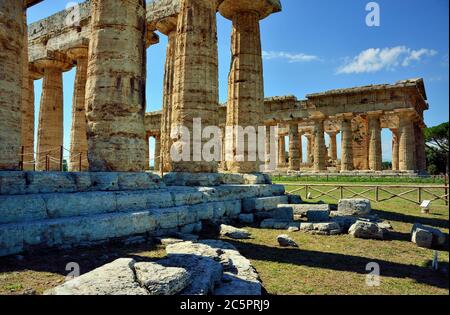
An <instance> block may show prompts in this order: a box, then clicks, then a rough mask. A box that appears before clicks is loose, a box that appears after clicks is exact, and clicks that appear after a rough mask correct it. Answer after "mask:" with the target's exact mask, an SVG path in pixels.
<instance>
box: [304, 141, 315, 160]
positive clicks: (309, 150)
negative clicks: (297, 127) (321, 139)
mask: <svg viewBox="0 0 450 315" xmlns="http://www.w3.org/2000/svg"><path fill="white" fill-rule="evenodd" d="M305 137H306V139H307V140H308V145H307V148H306V155H307V157H308V163H314V139H313V135H311V134H307V135H305Z"/></svg>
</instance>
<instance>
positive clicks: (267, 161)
mask: <svg viewBox="0 0 450 315" xmlns="http://www.w3.org/2000/svg"><path fill="white" fill-rule="evenodd" d="M264 152H265V165H266V170H269V168H270V126H266V137H265V148H264Z"/></svg>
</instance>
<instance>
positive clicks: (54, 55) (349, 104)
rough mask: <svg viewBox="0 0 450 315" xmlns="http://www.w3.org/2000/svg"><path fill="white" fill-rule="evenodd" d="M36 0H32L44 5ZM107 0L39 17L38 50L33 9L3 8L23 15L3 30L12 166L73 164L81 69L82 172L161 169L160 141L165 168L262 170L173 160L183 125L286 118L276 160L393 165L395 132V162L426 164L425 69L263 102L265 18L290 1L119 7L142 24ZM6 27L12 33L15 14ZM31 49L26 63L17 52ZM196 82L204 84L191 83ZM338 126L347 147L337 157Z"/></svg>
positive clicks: (337, 166) (403, 168)
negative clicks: (158, 74)
mask: <svg viewBox="0 0 450 315" xmlns="http://www.w3.org/2000/svg"><path fill="white" fill-rule="evenodd" d="M25 2H26V5H27V6H30V5H32V4H34V3H37V2H39V1H25ZM97 2H98V1H86V2H83V3H82V4H80V5H79V6H76V7H72V8H69V9H67V10H65V11H62V12H59V13H57V14H55V15H53V16H50V17H49V18H46V19H44V20H41V21H38V22H35V23H33V24H31V25H29V26H28V50H27V49H25V47H26V42H24V41H20V38H25V36H26V35H25V34H26V29H25V28H26V23H25V15H24V16H19V13H18V11H17V10H19V9H20V7H21V6H20V5H19V4H14V6H15V8H14V10H15V11H14V10H13V8H12V7H13V5H12V4H9V2H8V1H7V2H5V3H4V4H2V5H3V6H5V10H4V11H5V12H8V13H10V14H11V17H9V19H10V20H8V21H14V23H16V24H15V26H14V27H13V28H12V29H10V26H9V24H8V29H7V31H5V32H4V33H2V34H4V35H2V36H4V38H3V40H2V42H3V43H6V42H8V46H6V47H7V48H8V49H6V50H4V51H2V54H4V57H3V58H2V62H3V63H4V65H2V69H5V71H3V72H4V75H3V77H4V79H3V80H2V84H1V86H2V95H4V96H5V97H2V101H3V103H2V115H1V120H2V122H4V123H2V128H4V129H2V133H1V137H2V138H1V145H2V147H3V148H5V149H3V150H2V152H1V153H0V155H1V156H0V169H4V170H13V169H16V170H18V169H21V167H22V169H24V170H33V169H36V170H54V171H58V170H60V165H59V164H60V163H59V159H60V156H61V154H62V153H61V151H62V150H63V149H62V145H63V143H62V142H63V123H62V120H63V116H62V97H63V96H62V93H63V91H62V84H63V82H62V72H64V71H68V70H70V69H72V68H73V67H76V80H75V87H74V96H73V110H72V111H73V114H72V126H71V143H70V158H69V162H68V164H69V170H70V171H87V170H91V171H144V170H148V169H149V165H150V163H149V152H148V150H149V149H148V143H149V137H153V138H155V154H154V156H155V161H154V169H155V170H160V168H162V170H163V171H164V172H172V171H174V172H196V173H201V172H217V171H218V170H220V171H228V172H238V173H253V172H259V171H260V167H259V162H258V161H256V162H254V161H247V159H244V161H237V159H235V158H234V157H233V158H232V159H231V161H228V160H227V161H224V162H223V163H219V164H218V163H216V162H205V161H194V162H187V163H186V162H183V161H181V162H176V163H174V162H173V161H171V156H170V150H171V147H172V145H173V142H174V138H172V137H171V132H174V131H177V130H178V129H179V128H180V127H181V126H184V127H187V128H188V129H189V128H190V129H192V120H193V118H201V119H202V123H203V124H204V125H217V126H220V127H221V128H222V130H224V128H225V127H226V126H237V125H239V126H242V127H243V128H245V127H247V126H253V127H255V128H256V127H258V126H267V127H269V126H278V127H279V134H278V136H279V139H278V144H279V145H278V150H279V152H278V153H277V154H276V155H277V157H278V161H277V168H278V169H282V170H289V171H304V172H309V171H311V172H327V171H329V172H352V171H372V172H378V171H381V170H382V152H381V151H382V148H381V132H382V129H383V128H389V129H390V131H391V132H392V152H393V154H392V170H391V171H392V172H409V173H417V172H419V173H423V172H425V171H426V162H425V154H424V150H425V149H424V147H425V145H424V140H423V128H424V127H425V124H424V119H423V112H424V111H425V110H427V109H428V103H427V97H426V92H425V86H424V82H423V80H422V79H411V80H405V81H400V82H397V83H395V84H382V85H373V86H365V87H357V88H349V89H340V90H332V91H327V92H323V93H315V94H310V95H307V96H306V100H298V99H297V98H296V97H294V96H283V97H272V98H266V99H264V92H263V83H262V82H263V70H262V53H261V41H260V30H259V21H260V20H261V19H264V18H267V17H268V16H269V15H270V14H272V13H276V12H279V11H280V10H281V4H280V2H279V1H272V0H270V1H269V0H266V1H262V0H261V1H251V2H249V1H238V2H237V1H232V0H225V1H223V0H221V1H206V0H203V1H193V2H191V1H181V0H176V1H168V0H154V1H150V2H148V3H147V9H146V10H145V8H144V4H142V7H136V4H133V2H132V1H131V2H130V1H127V2H126V3H127V6H129V7H127V6H125V7H124V6H120V10H123V11H125V10H126V11H127V12H130V14H129V15H133V16H134V18H135V19H137V20H139V21H140V20H142V22H140V23H141V24H139V25H138V24H133V23H138V21H137V20H133V21H127V20H123V21H122V20H120V18H121V16H122V14H118V12H117V10H119V9H117V8H116V7H112V8H106V7H104V6H103V5H102V4H101V2H98V3H97ZM196 6H200V7H196ZM10 7H11V8H10ZM103 10H105V11H103ZM107 10H111V11H107ZM191 10H195V11H196V12H199V13H198V14H199V15H200V16H199V17H198V19H196V17H193V16H191V15H188V16H183V14H184V13H188V12H191ZM216 12H218V13H216ZM216 14H221V15H222V16H224V17H225V18H227V19H229V20H231V21H232V25H233V31H232V34H231V42H232V45H231V47H232V62H231V69H230V74H229V82H228V86H229V88H228V91H229V93H228V94H229V95H228V102H227V103H226V104H225V105H219V101H218V74H217V73H218V69H217V68H218V60H217V59H218V57H217V54H218V53H217V31H216V26H215V25H216ZM123 16H125V14H123ZM112 17H113V18H112ZM6 18H7V17H6V16H5V17H4V18H3V20H4V21H7V20H6ZM128 18H129V17H128ZM102 19H104V20H105V21H103V20H102ZM124 19H125V18H124ZM188 19H189V20H188ZM144 20H145V22H144ZM19 22H20V23H19ZM114 23H117V25H119V24H120V25H121V24H126V25H129V29H123V30H122V29H121V30H120V31H117V30H116V28H115V27H114ZM183 23H184V25H183ZM195 23H198V25H197V24H195ZM22 24H23V25H22ZM103 25H104V26H103ZM188 26H190V27H188ZM3 28H4V29H5V30H6V24H5V26H3ZM136 29H137V30H138V31H136ZM109 32H110V33H109ZM156 32H159V34H161V35H158V34H157V33H156ZM21 34H23V35H21ZM99 34H101V35H102V36H104V37H102V38H100V37H99ZM162 35H165V36H167V37H168V45H167V55H166V64H165V74H164V91H163V104H162V112H152V113H146V114H145V116H144V112H143V111H145V103H146V100H145V77H146V70H145V68H146V64H145V56H146V48H148V47H150V46H151V45H155V44H157V43H158V42H159V36H162ZM205 35H207V37H205ZM111 38H114V41H112V40H111ZM118 38H122V41H121V40H120V39H118ZM133 43H134V44H133ZM124 47H130V49H124ZM19 53H20V54H21V55H22V56H23V58H22V60H17V58H13V57H12V56H17V55H18V54H19ZM6 54H9V55H6ZM8 56H9V57H8ZM102 58H106V59H105V60H103V59H102ZM27 59H28V62H27V61H26V60H27ZM14 60H15V61H14ZM114 60H116V61H117V62H114ZM27 65H28V66H27ZM13 66H14V67H18V66H21V68H22V75H21V76H19V72H17V71H15V72H14V75H13V74H12V73H11V71H7V70H8V69H9V70H10V69H12V68H11V67H13ZM14 69H15V68H14ZM196 71H201V74H197V73H196ZM38 79H43V89H42V96H41V106H40V113H39V125H38V126H37V127H38V128H37V129H38V140H37V150H36V151H37V152H36V156H35V155H34V136H33V135H34V87H33V86H34V84H33V82H34V81H35V80H38ZM200 79H201V80H203V81H199V80H200ZM194 82H195V84H196V87H197V88H195V89H192V88H189V87H190V86H191V84H194ZM97 85H100V86H101V88H100V86H99V87H97ZM19 86H20V89H19ZM106 86H108V87H109V90H108V89H107V88H106ZM120 98H122V100H120ZM19 99H20V100H21V101H20V102H19ZM55 104H56V106H55ZM19 108H20V110H19ZM125 125H126V126H125ZM4 130H8V132H4ZM325 134H326V135H327V137H328V139H329V141H328V142H329V144H328V146H327V145H326V143H325V142H326V140H325V139H326V137H325ZM339 134H340V137H341V144H340V148H341V150H340V152H341V156H337V152H338V150H337V147H338V145H339V144H338V143H337V141H336V137H337V135H339ZM230 136H231V137H230ZM286 136H289V140H288V141H287V139H286V138H285V137H286ZM222 137H223V138H222V141H223V142H224V143H230V144H231V146H232V150H233V152H235V151H236V148H235V145H236V144H235V143H236V139H235V138H236V134H231V135H225V132H223V135H222ZM226 137H228V139H227V138H226ZM303 137H304V138H306V139H307V141H308V145H307V147H306V148H303V147H302V138H303ZM246 141H248V140H246ZM202 142H205V140H202ZM178 144H179V142H178ZM286 144H287V147H288V148H289V149H288V150H287V151H288V152H289V153H288V156H286V153H285V151H286V150H284V148H285V147H286ZM192 145H193V146H194V145H196V144H192ZM200 145H201V144H200ZM222 146H223V147H224V144H222ZM176 149H179V148H176ZM111 150H112V151H113V152H114V154H112V151H111ZM245 150H246V152H245V153H244V155H245V157H247V156H248V155H249V154H250V153H251V152H248V150H249V147H248V143H245ZM191 151H192V150H191ZM304 152H306V154H305V156H306V160H304V154H303V153H304ZM191 154H192V152H191ZM27 160H28V161H27ZM24 162H25V163H24Z"/></svg>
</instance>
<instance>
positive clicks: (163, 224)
mask: <svg viewBox="0 0 450 315" xmlns="http://www.w3.org/2000/svg"><path fill="white" fill-rule="evenodd" d="M180 208H183V209H184V211H186V212H187V211H188V208H187V207H174V208H166V209H155V210H152V212H153V214H154V215H155V218H156V222H157V226H158V228H160V229H172V228H176V227H178V226H179V225H180V224H179V221H178V220H179V213H180V210H183V209H180Z"/></svg>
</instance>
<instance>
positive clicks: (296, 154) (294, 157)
mask: <svg viewBox="0 0 450 315" xmlns="http://www.w3.org/2000/svg"><path fill="white" fill-rule="evenodd" d="M298 135H299V133H298V125H297V124H291V125H289V170H291V171H299V170H300V149H299V146H300V140H299V137H298Z"/></svg>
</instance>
